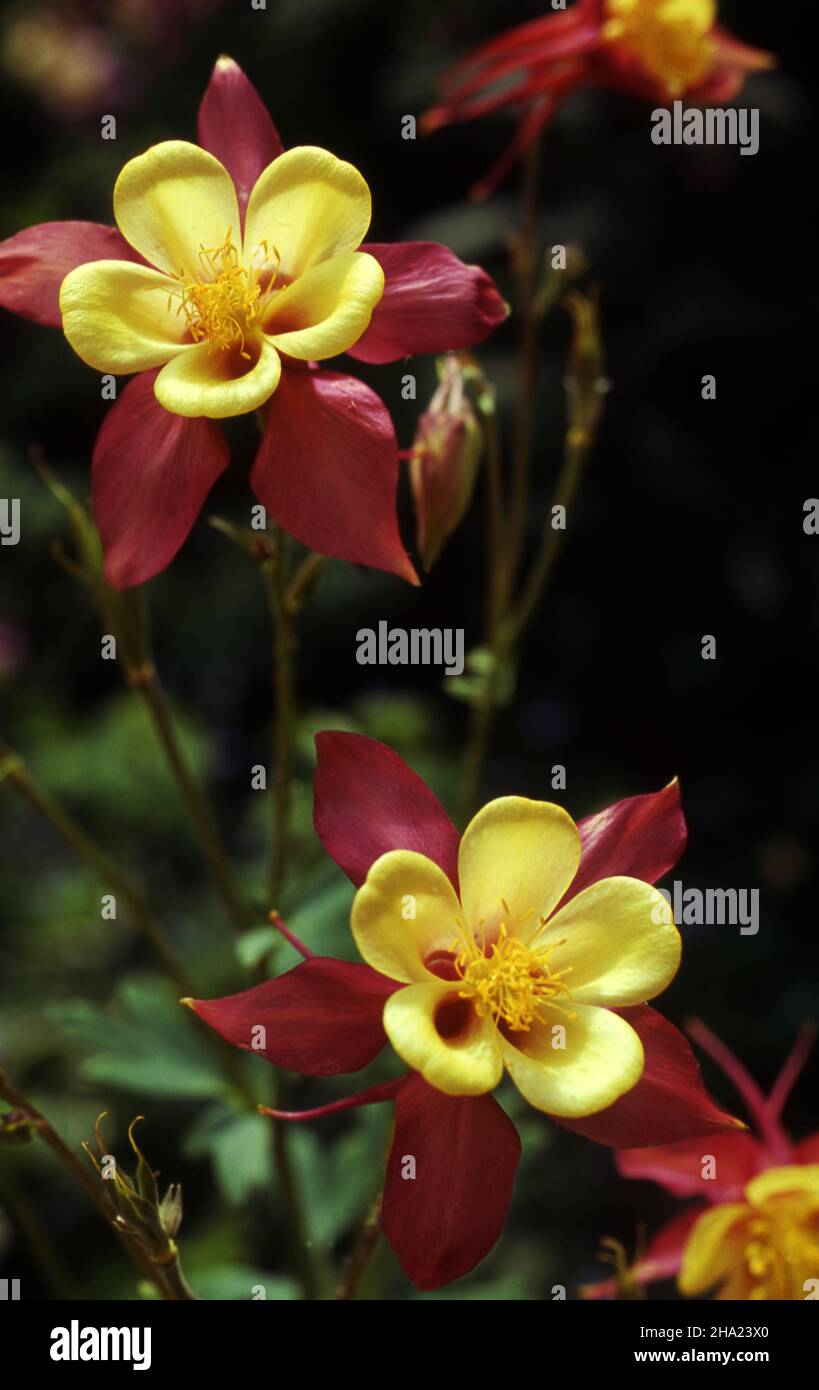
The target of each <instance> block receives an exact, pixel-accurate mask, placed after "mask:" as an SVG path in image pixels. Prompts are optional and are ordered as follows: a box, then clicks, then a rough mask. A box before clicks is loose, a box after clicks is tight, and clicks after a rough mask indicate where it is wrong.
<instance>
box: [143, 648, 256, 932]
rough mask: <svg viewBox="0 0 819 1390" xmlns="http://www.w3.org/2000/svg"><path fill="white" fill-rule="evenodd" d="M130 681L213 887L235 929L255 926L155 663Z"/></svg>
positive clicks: (148, 664)
mask: <svg viewBox="0 0 819 1390" xmlns="http://www.w3.org/2000/svg"><path fill="white" fill-rule="evenodd" d="M128 683H129V685H131V686H132V687H133V688H134V689H135V690H137V691H138V693H139V694H140V695H141V697H142V699H143V700H144V702H145V704H146V706H147V708H148V711H149V713H150V715H151V719H152V720H153V724H154V728H155V729H156V732H157V736H158V738H159V741H160V743H161V745H162V748H163V750H164V752H165V756H166V757H167V760H168V765H169V767H170V769H171V772H172V773H173V775H174V777H175V778H176V781H177V784H178V786H179V790H180V792H181V794H182V799H183V801H184V802H185V806H186V807H187V811H188V815H189V816H190V819H191V823H192V825H193V828H194V830H195V832H196V836H197V838H198V840H199V845H200V848H201V850H202V853H203V855H204V857H205V860H206V861H207V864H208V867H209V869H210V874H211V878H212V880H213V884H214V887H215V888H216V891H217V892H218V894H219V896H220V898H221V899H222V902H223V904H224V906H225V910H226V912H227V914H228V918H229V920H230V922H231V925H232V926H233V928H234V930H235V931H237V932H242V931H244V930H245V928H246V927H249V926H251V925H252V920H253V919H252V917H251V914H250V912H249V910H248V908H247V905H246V904H245V902H244V901H243V899H242V896H241V894H240V892H239V889H238V885H237V883H236V880H235V878H234V875H233V871H232V869H231V867H230V865H229V863H228V859H227V855H226V854H225V851H224V848H223V846H222V841H221V838H220V835H219V830H218V826H217V824H216V818H215V816H214V814H213V811H212V809H211V806H210V803H209V801H208V799H207V797H206V796H205V793H204V792H203V791H202V790H201V788H200V787H199V786H198V785H197V783H196V781H195V779H194V777H193V775H192V773H191V772H190V769H189V768H188V764H187V761H186V759H185V755H184V754H183V752H182V749H181V747H180V744H179V740H178V738H177V736H176V730H175V728H174V722H173V717H172V715H171V709H170V705H169V704H168V699H167V696H166V694H165V691H164V689H163V686H162V682H161V681H160V679H159V674H158V672H157V670H156V667H155V666H154V664H153V662H152V661H150V660H149V661H146V662H144V663H143V664H142V665H140V666H138V667H135V668H131V669H130V670H129V672H128Z"/></svg>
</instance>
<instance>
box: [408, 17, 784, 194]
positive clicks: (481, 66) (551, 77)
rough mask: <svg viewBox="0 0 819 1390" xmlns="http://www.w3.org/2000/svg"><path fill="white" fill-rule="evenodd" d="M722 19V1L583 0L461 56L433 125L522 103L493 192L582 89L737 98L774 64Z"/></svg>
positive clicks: (662, 98) (490, 181)
mask: <svg viewBox="0 0 819 1390" xmlns="http://www.w3.org/2000/svg"><path fill="white" fill-rule="evenodd" d="M772 62H773V60H772V58H771V56H770V55H769V54H767V53H762V52H760V51H759V50H758V49H754V48H749V47H747V45H745V44H743V43H740V42H739V41H738V40H737V39H735V38H733V37H732V35H731V34H729V33H728V32H727V31H726V30H725V29H723V28H721V27H720V25H719V24H717V4H716V0H577V4H575V5H574V6H573V7H572V8H571V9H570V10H567V11H566V12H565V13H564V12H559V13H556V12H552V11H550V12H549V13H547V14H545V15H544V16H543V17H542V18H541V19H533V20H530V21H529V22H528V23H526V24H521V25H520V26H519V27H518V28H516V29H511V30H509V31H508V32H507V33H505V34H501V35H500V36H499V37H498V38H496V39H491V40H490V41H489V42H488V43H486V44H483V45H482V46H481V47H480V48H478V49H476V50H475V51H474V52H473V53H471V54H469V55H468V56H467V57H466V58H464V59H463V60H462V61H461V62H460V63H458V64H457V65H456V66H455V67H454V68H453V69H452V70H451V71H450V72H449V73H448V74H446V76H445V77H444V81H443V95H442V99H441V101H440V102H439V104H438V105H437V106H435V107H434V108H433V109H432V110H431V111H429V112H428V113H427V115H426V116H425V118H424V123H425V126H426V128H427V129H428V130H437V129H438V128H439V127H440V126H444V125H449V124H451V122H453V121H466V120H471V119H473V118H474V117H476V116H484V115H486V114H488V113H489V112H491V111H497V110H499V109H500V108H502V107H510V106H511V107H518V108H521V109H522V111H523V116H522V120H521V124H520V126H519V128H518V131H517V134H516V136H515V139H514V141H513V142H512V145H511V146H510V148H509V150H508V151H507V152H506V154H505V155H504V156H503V158H502V159H501V161H500V162H499V164H498V165H497V166H496V168H495V169H493V170H492V172H491V174H490V175H489V176H488V178H487V179H485V180H484V182H483V183H482V184H481V185H480V187H479V188H478V189H477V190H476V194H478V195H481V194H486V193H488V192H489V191H490V190H491V189H492V188H493V187H495V186H496V185H497V183H498V182H499V181H500V180H501V179H502V178H503V177H504V176H505V174H506V173H507V172H508V170H509V168H510V167H511V165H512V164H513V163H514V161H515V160H516V159H517V158H518V156H519V155H520V154H521V153H522V151H523V150H524V149H525V148H526V146H527V145H528V144H530V143H531V141H532V140H533V139H534V138H535V136H536V135H537V133H538V131H540V130H541V129H542V128H543V126H544V125H545V124H546V123H547V121H549V120H550V118H551V117H552V115H553V114H554V112H555V111H556V110H557V108H558V106H559V105H560V104H561V102H563V101H564V100H565V99H566V97H568V96H569V95H570V94H571V93H572V92H573V91H575V90H576V89H577V88H578V87H590V86H599V87H609V88H614V89H616V90H620V91H625V92H628V93H629V94H630V95H632V96H636V97H639V98H641V99H643V100H645V101H649V102H651V103H652V105H654V106H662V105H664V104H666V103H667V102H670V101H673V100H675V99H676V98H683V97H684V98H685V99H686V101H689V102H692V103H694V104H695V105H702V104H704V103H705V102H725V101H730V100H731V98H732V97H734V96H736V94H737V92H739V90H740V89H741V87H742V84H743V82H744V80H745V77H746V74H747V73H749V72H753V71H754V70H756V69H759V68H766V67H770V66H771V64H772Z"/></svg>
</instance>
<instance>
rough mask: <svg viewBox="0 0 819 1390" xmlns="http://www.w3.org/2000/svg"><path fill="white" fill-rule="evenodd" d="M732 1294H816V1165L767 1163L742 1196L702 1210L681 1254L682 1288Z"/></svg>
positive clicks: (773, 1296)
mask: <svg viewBox="0 0 819 1390" xmlns="http://www.w3.org/2000/svg"><path fill="white" fill-rule="evenodd" d="M715 1285H718V1286H719V1288H718V1293H717V1296H718V1297H719V1298H721V1299H722V1298H729V1299H749V1298H750V1299H789V1300H793V1299H806V1298H808V1297H809V1296H812V1297H814V1298H815V1297H816V1295H817V1293H819V1164H807V1165H804V1166H803V1165H796V1164H794V1165H792V1166H789V1167H786V1168H768V1169H767V1170H766V1171H765V1172H764V1173H760V1174H759V1175H758V1176H757V1177H755V1178H752V1179H751V1181H750V1182H749V1183H748V1186H747V1187H746V1189H745V1200H744V1201H742V1202H726V1203H724V1204H723V1205H722V1206H718V1207H713V1208H712V1209H711V1210H710V1211H707V1212H705V1213H704V1215H702V1216H701V1217H700V1219H699V1221H698V1222H697V1223H696V1225H695V1226H694V1228H693V1230H692V1232H691V1234H690V1236H689V1237H688V1242H687V1244H686V1247H685V1251H684V1253H683V1260H682V1268H681V1270H680V1275H679V1286H680V1291H681V1292H682V1293H685V1294H701V1293H705V1292H706V1291H708V1290H710V1289H712V1288H713V1287H714V1286H715Z"/></svg>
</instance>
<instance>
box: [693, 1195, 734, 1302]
mask: <svg viewBox="0 0 819 1390" xmlns="http://www.w3.org/2000/svg"><path fill="white" fill-rule="evenodd" d="M748 1215H749V1211H748V1208H747V1207H746V1206H744V1205H743V1204H742V1202H724V1203H723V1204H722V1205H721V1206H718V1207H713V1208H712V1209H711V1210H710V1211H706V1212H704V1213H703V1215H702V1216H701V1217H700V1219H699V1221H698V1222H697V1223H696V1225H695V1226H694V1228H693V1230H692V1232H691V1234H690V1236H689V1237H688V1241H687V1242H686V1246H685V1250H684V1251H683V1258H682V1266H681V1268H680V1273H679V1278H678V1284H679V1287H680V1292H681V1293H685V1294H697V1293H704V1292H705V1291H706V1290H707V1289H710V1288H711V1287H712V1286H713V1285H714V1284H716V1283H717V1281H718V1280H722V1279H725V1278H726V1277H727V1276H728V1275H730V1274H732V1273H734V1272H735V1271H736V1270H737V1269H738V1268H739V1267H741V1265H742V1262H743V1242H744V1234H743V1231H744V1223H745V1219H746V1218H747V1217H748Z"/></svg>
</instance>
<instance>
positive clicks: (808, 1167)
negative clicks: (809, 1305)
mask: <svg viewBox="0 0 819 1390" xmlns="http://www.w3.org/2000/svg"><path fill="white" fill-rule="evenodd" d="M745 1195H746V1197H747V1198H748V1201H749V1202H750V1203H751V1205H752V1206H754V1207H759V1206H763V1205H764V1203H766V1202H768V1201H770V1200H771V1198H777V1197H790V1196H792V1197H797V1198H802V1199H803V1200H804V1201H805V1203H806V1205H811V1206H812V1205H814V1204H815V1206H816V1208H817V1211H819V1163H805V1164H801V1163H791V1164H786V1165H783V1167H781V1168H768V1169H767V1170H766V1172H764V1173H759V1174H757V1176H756V1177H755V1178H751V1181H750V1182H749V1183H748V1186H747V1187H746V1189H745ZM816 1275H817V1278H819V1269H817V1271H816Z"/></svg>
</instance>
